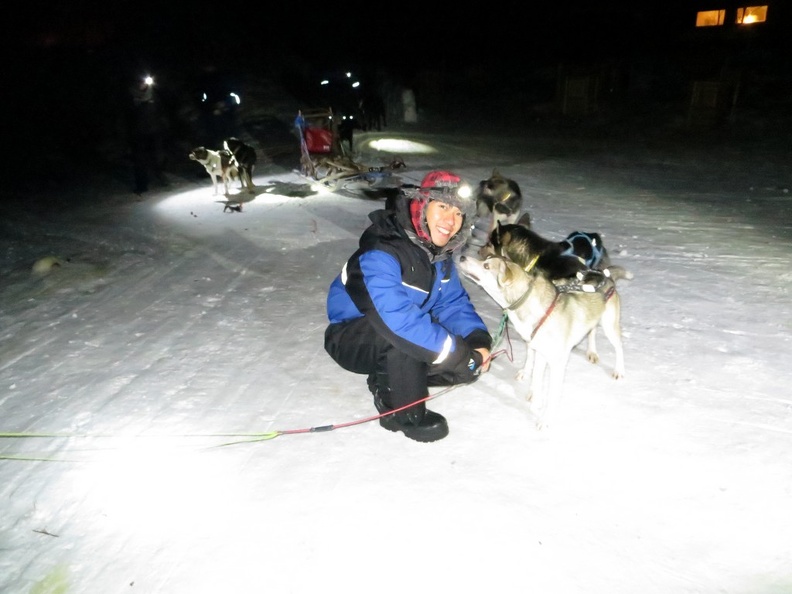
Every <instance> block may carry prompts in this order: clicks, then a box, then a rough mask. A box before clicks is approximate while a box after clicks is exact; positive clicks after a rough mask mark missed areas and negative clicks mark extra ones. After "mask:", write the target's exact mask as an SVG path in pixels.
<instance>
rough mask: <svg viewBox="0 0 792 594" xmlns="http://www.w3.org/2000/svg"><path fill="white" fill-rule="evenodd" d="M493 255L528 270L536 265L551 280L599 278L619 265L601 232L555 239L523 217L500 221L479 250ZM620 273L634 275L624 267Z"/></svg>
mask: <svg viewBox="0 0 792 594" xmlns="http://www.w3.org/2000/svg"><path fill="white" fill-rule="evenodd" d="M493 254H494V255H497V256H502V257H504V258H508V259H509V260H511V261H512V262H515V263H517V264H519V265H520V266H521V267H523V268H526V269H530V268H532V267H534V266H535V267H536V268H537V269H538V270H540V271H542V272H543V273H544V274H545V275H547V277H548V278H549V279H550V280H559V279H571V278H577V279H578V280H582V279H584V278H586V279H589V280H590V279H591V278H594V279H595V280H598V277H599V276H601V274H600V273H602V274H608V271H609V270H611V269H614V268H617V267H615V266H613V265H612V264H611V261H610V258H609V257H608V252H607V250H606V249H605V246H604V245H603V243H602V239H601V238H600V236H599V234H597V233H583V232H581V231H575V232H573V233H570V234H569V235H568V236H567V238H566V239H564V240H563V241H552V240H550V239H546V238H544V237H542V236H541V235H539V234H538V233H537V232H536V231H534V230H533V229H530V228H529V227H528V226H527V225H526V224H524V222H523V219H522V218H521V219H520V220H519V221H518V222H517V223H514V224H507V225H503V224H500V223H498V225H497V226H496V227H495V229H494V230H493V231H492V233H490V236H489V241H488V242H487V244H486V245H484V246H483V247H482V248H481V249H480V250H479V255H480V256H481V257H482V258H483V257H486V256H488V255H493ZM619 273H620V274H623V275H624V278H632V274H631V273H629V272H627V271H625V270H624V269H623V268H622V269H620V272H619ZM586 282H588V280H587V281H586Z"/></svg>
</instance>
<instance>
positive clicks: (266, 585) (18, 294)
mask: <svg viewBox="0 0 792 594" xmlns="http://www.w3.org/2000/svg"><path fill="white" fill-rule="evenodd" d="M389 135H390V136H395V137H398V138H400V139H402V140H413V141H417V142H420V143H422V145H424V146H425V147H428V149H430V150H431V151H432V152H426V153H413V152H407V150H406V148H405V147H404V146H402V147H401V148H399V149H397V151H398V153H399V154H400V155H401V156H403V157H404V160H405V162H406V164H407V169H406V170H405V171H404V172H401V173H400V177H399V179H398V181H400V182H404V183H417V182H418V181H419V180H420V179H421V177H422V176H423V174H424V173H425V172H426V171H428V170H430V169H436V168H449V169H452V170H453V171H455V172H457V173H459V174H461V175H463V176H464V177H465V178H466V179H467V180H469V181H472V182H474V183H475V182H478V180H480V179H483V178H486V177H488V176H489V174H490V173H491V171H492V169H493V167H498V168H499V169H500V171H501V172H502V173H503V174H505V175H507V176H508V177H511V178H513V179H515V180H516V181H517V182H518V183H519V184H520V186H521V188H522V190H523V193H524V194H525V195H526V208H527V209H528V210H529V211H530V213H531V215H532V218H533V221H534V228H535V229H536V230H537V231H539V232H540V233H542V234H543V235H545V236H547V237H550V238H556V239H561V238H563V237H564V236H566V235H567V234H568V233H569V232H571V231H573V230H583V231H597V232H599V233H600V234H601V235H602V236H603V239H604V241H605V243H606V246H607V247H608V249H609V251H610V254H611V257H612V259H613V260H614V261H615V262H616V263H619V264H622V265H624V266H626V267H627V268H628V269H630V270H631V271H632V272H633V273H634V275H635V278H634V279H633V280H632V281H625V282H622V283H621V284H620V292H621V295H622V305H623V309H622V325H623V330H624V337H625V354H626V368H627V374H626V378H625V379H623V380H619V381H614V380H613V379H611V377H610V369H611V366H612V364H613V351H612V349H611V347H610V345H609V344H608V343H607V341H605V340H604V339H602V340H600V341H599V345H600V355H601V362H600V364H599V365H596V366H593V365H591V364H590V363H588V362H587V361H586V359H585V354H584V352H583V350H582V349H580V348H579V349H576V350H575V351H574V352H573V355H572V357H571V359H570V362H569V366H568V371H567V376H566V383H565V394H564V398H563V401H562V404H561V406H560V409H559V411H558V413H559V415H558V418H557V422H556V424H555V426H553V427H552V428H550V429H549V430H548V431H542V432H539V431H537V430H536V429H535V428H534V426H533V423H532V420H531V418H530V416H529V414H528V409H527V403H526V402H525V399H524V394H525V393H526V391H527V384H526V383H518V382H517V381H515V379H514V375H515V373H516V371H517V369H518V368H519V366H520V365H521V363H522V358H523V357H524V355H525V349H524V346H523V345H522V343H521V342H520V340H519V338H518V337H517V336H516V334H515V333H514V332H511V333H510V334H508V335H507V338H506V340H505V341H504V343H503V344H502V345H501V347H500V349H499V351H498V356H497V357H496V359H495V361H494V362H493V365H492V370H491V372H490V373H488V374H486V375H484V376H482V377H481V379H480V380H479V381H478V382H477V383H475V384H473V385H470V386H463V387H459V388H456V389H453V390H451V391H447V392H444V393H442V394H440V395H439V396H437V397H436V398H435V399H433V400H432V401H431V402H430V407H431V408H433V409H434V410H437V411H438V412H440V413H442V414H443V415H445V416H446V417H447V418H448V420H449V425H450V428H451V433H450V435H449V436H448V437H447V438H446V439H444V440H442V441H439V442H436V443H433V444H421V443H417V442H414V441H411V440H409V439H406V438H405V437H404V436H403V435H401V434H395V433H390V432H388V431H385V430H383V429H382V428H380V427H379V424H378V423H377V422H376V421H368V420H367V419H369V418H370V417H372V416H373V415H374V414H375V410H374V408H373V406H372V402H371V397H370V394H369V392H368V390H367V389H366V384H365V378H364V377H362V376H355V375H353V374H350V373H348V372H346V371H344V370H342V369H341V368H339V367H338V366H336V364H335V363H334V362H333V361H332V360H331V359H330V357H329V356H328V355H327V354H326V353H325V352H324V349H323V345H322V339H323V332H324V328H325V325H326V319H325V310H324V302H325V294H326V289H327V287H328V285H329V283H330V281H331V280H332V278H333V277H334V275H335V274H336V273H337V272H338V270H339V269H340V267H341V265H342V263H343V262H344V261H345V259H346V258H347V257H348V256H349V255H350V254H351V253H352V252H353V251H354V249H355V248H356V245H357V240H358V237H359V234H360V233H361V231H362V230H363V229H364V228H365V226H366V225H367V215H368V213H369V212H370V211H371V210H373V209H375V208H379V207H381V206H382V202H383V201H382V200H381V199H378V198H377V197H372V196H371V195H366V194H364V192H363V189H365V186H364V185H363V186H361V185H359V184H358V185H356V184H350V185H348V186H347V187H346V188H345V189H343V190H341V191H338V192H336V193H326V192H325V193H312V192H311V191H310V189H309V187H308V185H307V182H306V180H305V179H304V178H301V177H300V176H299V175H297V174H296V173H294V172H293V171H291V170H290V169H289V168H288V167H286V168H284V167H281V166H277V165H275V164H274V163H272V162H267V161H263V162H262V163H261V164H260V166H259V168H258V169H257V170H256V175H255V182H256V184H257V185H258V191H257V194H256V195H255V198H254V199H252V201H250V202H249V203H248V204H246V205H245V206H244V209H243V212H241V213H236V212H224V211H223V204H222V202H221V201H220V198H219V197H213V196H212V194H211V184H210V182H209V178H208V177H206V178H199V177H198V176H197V175H196V176H195V177H193V178H187V177H181V178H179V177H172V178H171V185H170V187H168V188H160V189H155V190H154V191H152V192H150V193H148V194H145V195H144V196H143V198H142V199H139V198H137V197H136V196H134V195H133V194H130V193H129V192H128V187H129V183H131V181H130V182H126V180H124V182H125V183H119V182H118V180H116V181H115V182H114V181H113V180H106V182H102V183H98V182H94V181H90V182H89V181H88V180H86V182H85V183H84V184H77V185H73V186H70V187H65V188H62V189H61V190H60V191H59V192H57V193H52V194H47V195H36V196H27V197H25V198H24V199H21V198H20V199H13V198H8V199H4V201H3V202H2V203H0V214H2V219H0V230H1V231H2V235H0V248H2V250H1V251H0V265H1V266H2V268H0V273H1V274H2V286H0V420H1V421H0V432H2V438H0V456H1V458H2V459H0V496H1V497H2V498H1V499H0V506H1V507H0V591H2V592H3V593H4V594H22V593H36V594H50V593H52V594H54V593H65V592H70V593H71V592H74V593H77V592H80V593H100V592H101V593H102V594H113V593H122V592H145V593H147V594H152V593H162V594H166V593H167V594H196V593H212V594H215V593H219V592H223V593H241V592H264V591H274V592H284V593H285V592H294V593H304V592H314V591H317V590H319V589H330V590H331V591H334V592H335V591H338V592H341V591H343V592H350V593H356V592H360V593H363V592H365V593H369V592H380V593H387V592H413V593H422V592H454V591H457V590H462V591H466V592H515V593H517V592H542V593H568V592H577V593H585V594H591V593H595V594H635V593H638V592H640V593H641V594H668V593H672V592H673V593H675V594H692V593H701V594H704V593H706V594H711V593H733V594H743V593H762V594H781V593H787V592H790V591H792V564H790V559H792V513H790V512H789V510H790V504H791V503H792V465H791V464H790V451H792V396H790V389H789V387H790V385H791V384H792V368H791V367H790V359H789V352H790V349H791V348H792V299H790V287H792V272H790V262H791V260H790V251H792V249H791V248H792V217H790V214H791V213H792V209H791V208H790V205H791V204H792V198H790V195H789V194H788V189H789V188H790V184H792V178H790V165H791V164H792V161H790V160H789V155H782V154H777V153H773V154H762V153H761V152H745V151H740V150H738V149H737V148H734V147H730V146H721V147H717V146H716V147H711V146H704V145H702V146H701V147H700V148H699V149H694V148H684V146H682V145H675V144H669V145H663V144H660V145H658V146H655V147H654V148H648V147H647V146H646V145H639V144H634V145H620V144H616V143H609V144H606V143H596V142H588V143H573V142H561V141H557V142H549V141H548V142H545V141H541V140H539V139H531V138H528V137H520V136H518V135H515V136H513V137H502V136H485V135H463V134H459V133H456V134H452V133H442V132H436V133H431V134H429V133H420V132H413V131H411V130H410V129H409V128H405V129H400V130H388V131H386V132H385V133H383V135H382V136H389ZM376 138H379V136H376V135H374V134H365V135H359V136H358V138H357V142H358V148H359V151H360V152H359V154H358V156H357V160H358V161H359V162H362V163H365V164H368V165H372V166H379V165H384V164H387V163H388V162H389V160H390V159H391V158H392V157H393V155H392V154H391V153H389V152H387V151H386V150H379V151H378V150H375V149H374V148H372V147H370V146H369V145H367V144H365V143H366V141H367V140H374V139H376ZM380 146H381V145H380ZM297 157H298V155H297V153H296V147H295V159H294V165H293V166H295V167H296V166H297ZM185 158H186V157H185ZM196 167H198V165H197V164H196ZM384 181H385V182H386V183H393V182H395V181H396V180H394V179H386V180H384ZM48 256H51V257H53V258H57V259H58V261H59V262H60V265H59V266H54V267H52V268H49V267H48V266H46V264H47V261H44V262H43V264H44V268H45V269H47V270H45V271H44V272H33V271H32V267H33V265H34V263H36V262H37V261H39V262H40V259H41V258H45V257H48ZM466 282H467V281H466ZM468 284H469V287H470V292H471V296H472V298H473V300H474V302H475V303H476V304H477V306H478V308H479V310H480V311H481V313H482V315H483V317H484V318H485V320H486V321H487V322H488V324H489V325H490V327H491V329H492V330H493V331H494V330H495V329H496V328H497V325H498V322H499V320H500V313H501V312H500V311H499V309H498V308H497V306H495V304H494V303H493V302H492V301H491V300H490V299H489V298H488V297H487V295H486V294H485V293H484V292H483V291H482V290H481V289H479V288H478V287H475V286H474V285H472V284H471V283H468ZM328 425H335V426H337V428H336V429H334V430H326V431H318V432H310V431H308V429H310V428H313V427H324V426H328ZM247 440H252V441H250V442H248V441H247Z"/></svg>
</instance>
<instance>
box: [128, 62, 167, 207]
mask: <svg viewBox="0 0 792 594" xmlns="http://www.w3.org/2000/svg"><path fill="white" fill-rule="evenodd" d="M130 92H131V95H132V96H131V103H130V106H129V113H128V125H127V128H128V133H129V144H130V149H131V152H132V167H133V171H134V192H135V194H138V195H140V194H142V193H143V192H146V191H148V189H149V184H150V182H151V178H152V177H153V178H155V179H156V180H157V182H158V183H159V184H160V185H167V181H166V180H165V176H164V175H163V172H162V163H163V160H164V152H163V151H164V148H163V140H162V136H163V131H164V128H165V122H164V118H163V115H162V113H161V111H160V106H159V103H158V102H157V100H156V97H155V92H154V79H153V78H152V77H151V76H146V77H144V78H141V79H140V80H139V81H138V82H137V83H135V85H134V86H133V87H132V89H131V90H130Z"/></svg>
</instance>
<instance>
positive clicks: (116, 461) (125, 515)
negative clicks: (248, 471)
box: [72, 438, 246, 536]
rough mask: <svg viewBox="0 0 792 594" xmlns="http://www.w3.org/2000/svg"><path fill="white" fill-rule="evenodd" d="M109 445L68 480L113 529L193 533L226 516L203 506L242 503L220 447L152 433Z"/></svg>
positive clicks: (242, 496)
mask: <svg viewBox="0 0 792 594" xmlns="http://www.w3.org/2000/svg"><path fill="white" fill-rule="evenodd" d="M115 445H116V446H117V447H115V448H113V449H111V450H108V452H107V453H106V455H105V456H103V457H102V458H101V459H99V460H97V461H96V462H95V463H91V464H87V465H86V466H84V467H83V469H82V471H81V474H80V476H79V478H76V479H75V482H74V483H73V484H72V488H73V489H76V490H77V491H83V490H84V492H85V493H86V494H87V503H90V505H92V506H93V507H94V508H95V510H96V512H97V513H99V514H101V516H102V517H104V518H105V519H106V521H107V522H108V524H109V525H110V526H112V527H113V528H114V529H121V530H124V531H126V532H128V533H130V534H131V533H137V534H158V533H159V534H161V533H167V532H178V533H179V534H182V535H194V536H198V535H200V534H203V533H205V531H206V530H207V529H212V528H217V527H219V526H222V525H223V524H224V523H225V522H227V521H228V520H229V519H230V518H229V517H224V518H212V517H208V514H207V513H206V510H208V509H228V510H229V514H230V515H231V516H234V514H235V513H236V511H239V510H241V509H242V508H243V507H244V505H245V501H244V500H245V498H246V495H245V487H244V486H243V485H242V484H241V481H240V479H239V474H238V472H237V471H236V470H235V469H233V465H230V464H228V461H227V460H226V459H225V457H224V454H223V453H222V451H220V450H202V451H200V450H197V449H196V450H192V451H185V450H184V449H183V448H180V447H179V446H178V444H176V445H174V443H173V440H169V439H163V440H159V439H154V438H146V439H140V438H132V439H130V440H129V441H128V442H124V441H121V442H118V443H116V444H115Z"/></svg>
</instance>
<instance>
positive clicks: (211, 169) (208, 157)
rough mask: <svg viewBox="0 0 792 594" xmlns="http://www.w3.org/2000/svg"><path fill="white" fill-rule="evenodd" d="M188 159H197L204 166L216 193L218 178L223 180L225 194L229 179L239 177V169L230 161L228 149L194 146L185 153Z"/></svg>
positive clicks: (227, 190) (227, 189)
mask: <svg viewBox="0 0 792 594" xmlns="http://www.w3.org/2000/svg"><path fill="white" fill-rule="evenodd" d="M187 156H188V157H189V158H190V160H192V161H197V162H198V163H200V164H201V165H203V166H204V169H206V172H207V173H208V174H209V177H211V178H212V188H213V189H214V194H215V195H217V188H218V180H222V181H223V187H224V188H225V194H228V192H229V184H230V182H231V180H234V179H238V178H239V170H238V168H237V166H236V165H235V164H234V163H233V162H232V159H231V157H232V155H231V153H230V152H229V151H226V150H220V151H213V150H212V149H208V148H205V147H202V146H199V147H196V148H194V149H193V150H191V151H190V153H189V154H188V155H187Z"/></svg>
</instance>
